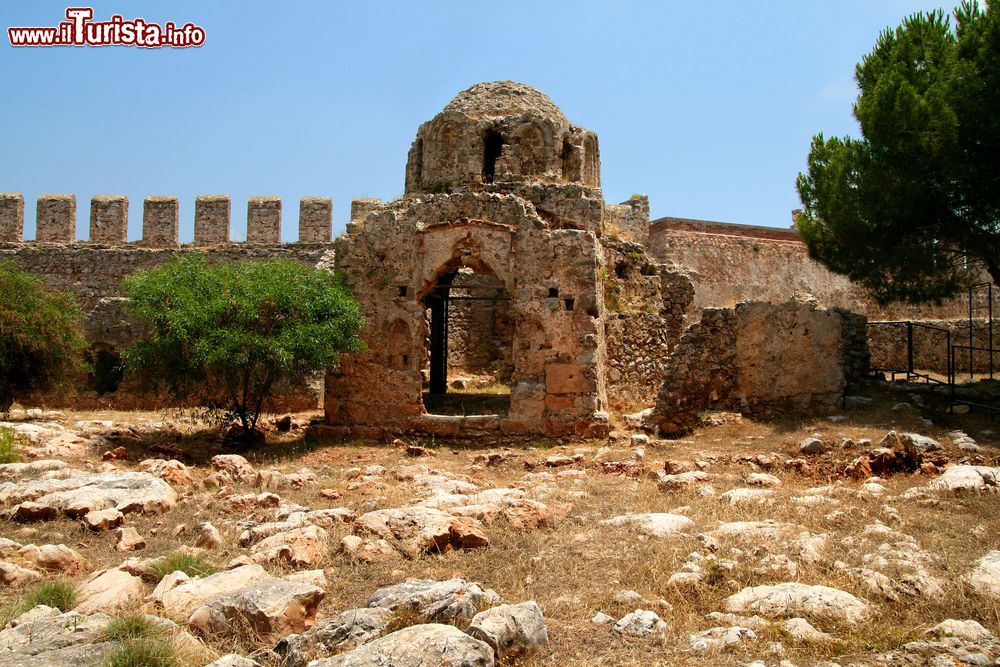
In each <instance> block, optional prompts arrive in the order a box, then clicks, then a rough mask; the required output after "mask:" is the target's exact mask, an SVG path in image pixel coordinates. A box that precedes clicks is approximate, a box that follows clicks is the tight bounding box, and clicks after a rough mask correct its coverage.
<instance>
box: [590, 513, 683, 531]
mask: <svg viewBox="0 0 1000 667" xmlns="http://www.w3.org/2000/svg"><path fill="white" fill-rule="evenodd" d="M600 525H602V526H633V527H635V529H636V530H637V531H638V532H640V533H642V534H643V535H649V536H650V537H671V536H673V535H679V534H681V533H685V532H687V531H688V530H691V528H693V527H694V521H692V520H691V519H689V518H687V517H686V516H683V515H681V514H668V513H666V512H653V513H648V514H623V515H621V516H616V517H613V518H611V519H605V520H603V521H601V522H600Z"/></svg>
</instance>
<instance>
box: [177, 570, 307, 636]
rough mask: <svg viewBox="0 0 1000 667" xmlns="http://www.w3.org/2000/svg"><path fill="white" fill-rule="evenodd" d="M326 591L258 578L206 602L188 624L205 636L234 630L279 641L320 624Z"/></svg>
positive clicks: (275, 578)
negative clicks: (317, 613)
mask: <svg viewBox="0 0 1000 667" xmlns="http://www.w3.org/2000/svg"><path fill="white" fill-rule="evenodd" d="M324 596H325V593H324V591H323V589H321V588H318V587H316V586H312V585H310V584H299V583H295V582H292V581H286V580H284V579H278V578H277V577H267V578H263V579H257V580H255V581H253V582H252V583H251V584H250V585H248V586H246V587H244V588H240V589H237V590H234V591H230V592H228V593H222V594H221V595H216V596H214V597H212V598H209V599H208V600H206V601H205V604H204V605H203V606H202V607H200V608H198V609H196V610H195V611H194V613H192V614H191V617H190V618H189V619H188V625H190V626H191V627H192V628H194V629H196V630H198V631H199V632H201V633H202V634H205V635H221V634H223V633H225V632H228V631H231V630H232V629H233V628H235V629H237V631H238V632H242V631H243V630H249V631H251V633H252V635H253V636H259V637H261V638H263V639H265V640H268V639H270V640H277V639H279V638H280V637H283V636H285V635H289V634H292V633H297V632H303V631H305V630H308V629H309V628H311V627H312V626H313V624H314V623H315V622H316V609H317V607H319V603H320V602H322V600H323V597H324Z"/></svg>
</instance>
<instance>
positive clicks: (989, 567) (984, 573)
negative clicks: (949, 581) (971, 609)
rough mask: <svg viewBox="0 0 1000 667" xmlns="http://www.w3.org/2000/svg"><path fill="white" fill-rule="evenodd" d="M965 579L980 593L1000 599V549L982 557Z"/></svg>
mask: <svg viewBox="0 0 1000 667" xmlns="http://www.w3.org/2000/svg"><path fill="white" fill-rule="evenodd" d="M964 580H965V583H966V584H967V585H968V586H969V587H970V588H971V589H972V590H974V591H975V592H977V593H979V594H980V595H985V596H987V597H992V598H995V599H1000V551H991V552H989V553H988V554H986V555H985V556H983V557H982V558H980V559H979V562H978V563H977V564H976V567H975V568H974V569H973V570H972V572H970V573H969V574H967V575H965V577H964Z"/></svg>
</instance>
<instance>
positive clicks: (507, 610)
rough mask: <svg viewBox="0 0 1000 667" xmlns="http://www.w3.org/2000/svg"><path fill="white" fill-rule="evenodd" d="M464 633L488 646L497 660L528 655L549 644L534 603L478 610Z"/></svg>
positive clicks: (543, 623) (542, 621)
mask: <svg viewBox="0 0 1000 667" xmlns="http://www.w3.org/2000/svg"><path fill="white" fill-rule="evenodd" d="M466 632H467V633H468V634H469V635H470V636H472V637H475V638H476V639H481V640H483V641H484V642H486V643H487V644H489V645H490V647H492V649H493V653H494V655H495V656H496V657H497V659H498V660H502V659H505V658H507V657H508V656H517V655H530V654H532V653H534V652H535V651H537V650H538V649H540V648H541V647H543V646H547V645H548V643H549V635H548V632H547V631H546V629H545V618H544V617H543V616H542V610H541V609H539V608H538V603H536V602H534V601H530V602H521V603H520V604H504V605H500V606H498V607H493V608H492V609H487V610H486V611H481V612H479V613H478V614H476V615H475V616H474V617H473V618H472V622H471V623H470V624H469V628H468V629H467V630H466Z"/></svg>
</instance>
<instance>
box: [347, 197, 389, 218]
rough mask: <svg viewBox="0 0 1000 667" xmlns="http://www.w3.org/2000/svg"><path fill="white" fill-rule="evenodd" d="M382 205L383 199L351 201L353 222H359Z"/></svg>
mask: <svg viewBox="0 0 1000 667" xmlns="http://www.w3.org/2000/svg"><path fill="white" fill-rule="evenodd" d="M381 205H382V200H381V199H364V198H362V199H352V200H351V221H352V222H353V221H357V220H360V219H361V218H364V217H365V216H366V215H368V214H369V213H371V212H372V211H374V210H375V209H376V208H378V207H379V206H381Z"/></svg>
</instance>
